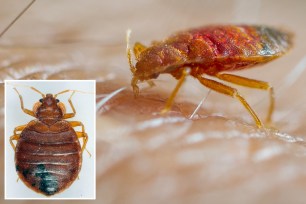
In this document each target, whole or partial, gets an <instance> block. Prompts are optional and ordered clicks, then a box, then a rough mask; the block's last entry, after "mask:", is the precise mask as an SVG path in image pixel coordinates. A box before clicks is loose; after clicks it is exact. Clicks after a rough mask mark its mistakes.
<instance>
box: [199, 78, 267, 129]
mask: <svg viewBox="0 0 306 204" xmlns="http://www.w3.org/2000/svg"><path fill="white" fill-rule="evenodd" d="M197 78H198V80H199V81H200V82H201V84H203V85H204V86H206V87H208V88H210V89H212V90H214V91H217V92H219V93H223V94H225V95H229V96H232V97H234V98H236V99H238V100H239V101H240V102H241V103H242V105H243V106H244V107H245V108H246V109H247V111H248V112H249V113H250V114H251V116H252V117H253V119H254V121H255V123H256V125H257V127H258V128H262V127H263V124H262V122H261V121H260V119H259V118H258V116H257V114H256V113H255V111H254V110H253V109H252V108H251V106H250V105H249V104H248V103H247V101H246V100H245V99H244V98H243V97H242V96H241V95H240V94H239V93H238V91H237V90H236V89H234V88H232V87H230V86H227V85H224V84H221V83H219V82H217V81H214V80H211V79H207V78H204V77H202V76H198V77H197Z"/></svg>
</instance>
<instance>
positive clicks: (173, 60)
mask: <svg viewBox="0 0 306 204" xmlns="http://www.w3.org/2000/svg"><path fill="white" fill-rule="evenodd" d="M291 46H292V34H290V33H288V32H285V31H282V30H278V29H275V28H271V27H268V26H253V25H212V26H205V27H201V28H196V29H191V30H186V31H182V32H179V33H176V34H174V35H172V36H170V37H169V38H167V39H166V40H164V41H161V42H154V43H153V44H152V46H150V47H148V48H146V49H144V50H143V51H142V52H141V53H140V54H139V56H137V58H136V59H137V63H136V65H135V67H136V72H135V73H134V76H135V77H136V78H137V79H139V80H141V81H143V80H148V79H152V78H156V77H158V75H159V74H162V73H171V74H173V73H174V72H176V71H180V70H179V69H180V68H185V67H190V68H192V70H191V75H198V74H203V73H206V74H212V75H213V74H215V73H218V72H221V71H231V70H239V69H244V68H247V67H252V66H254V65H257V64H262V63H266V62H269V61H271V60H273V59H275V58H277V57H280V56H282V55H283V54H285V53H286V52H287V51H288V50H289V48H290V47H291ZM193 68H200V69H197V70H195V69H193ZM193 72H195V73H193Z"/></svg>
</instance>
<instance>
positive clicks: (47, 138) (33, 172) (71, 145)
mask: <svg viewBox="0 0 306 204" xmlns="http://www.w3.org/2000/svg"><path fill="white" fill-rule="evenodd" d="M31 89H32V90H34V91H35V92H37V93H39V94H41V96H42V98H41V99H40V100H39V101H38V102H36V103H35V104H34V106H33V109H32V110H29V109H26V108H24V104H23V98H22V96H21V95H20V94H19V92H18V90H17V89H16V88H14V90H15V91H16V92H17V94H18V96H19V99H20V104H21V109H22V111H23V112H24V113H26V114H28V115H30V116H33V117H35V118H36V120H32V121H30V122H29V123H28V124H25V125H21V126H18V127H16V128H15V129H14V135H13V136H11V137H10V144H11V146H12V147H13V149H14V151H15V166H16V171H17V173H18V176H19V178H20V179H21V180H22V181H23V182H24V183H25V184H26V186H28V187H29V188H30V189H32V190H34V191H36V192H38V193H41V194H44V195H46V196H52V195H54V194H56V193H59V192H62V191H63V190H65V189H66V188H68V187H69V186H70V185H71V184H72V183H73V182H74V180H75V179H76V178H77V177H78V174H79V172H80V170H81V166H82V153H83V151H84V150H85V149H86V144H87V141H88V136H87V134H86V132H85V128H84V125H83V124H82V122H80V121H66V120H65V119H68V118H72V117H74V116H75V114H76V110H75V108H74V106H73V104H72V101H71V98H72V96H73V95H74V93H75V92H76V91H75V90H64V91H61V92H59V93H57V94H54V95H53V94H43V93H42V92H40V91H39V90H37V89H36V88H34V87H31ZM70 91H71V92H72V94H71V96H70V97H69V99H68V102H69V104H70V106H71V109H72V113H66V108H65V105H64V103H62V102H60V101H59V100H58V99H57V96H58V95H59V94H63V93H67V92H70ZM78 126H80V127H81V128H82V130H81V131H75V130H74V127H78ZM79 139H83V144H82V146H81V144H80V142H79ZM14 140H15V141H17V144H16V146H15V144H14V143H13V141H14ZM88 153H89V152H88Z"/></svg>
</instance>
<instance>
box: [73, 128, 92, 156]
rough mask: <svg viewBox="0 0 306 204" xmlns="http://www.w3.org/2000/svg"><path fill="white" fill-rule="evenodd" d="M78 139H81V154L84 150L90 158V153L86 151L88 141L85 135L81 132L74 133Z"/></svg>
mask: <svg viewBox="0 0 306 204" xmlns="http://www.w3.org/2000/svg"><path fill="white" fill-rule="evenodd" d="M76 134H77V136H78V138H83V146H82V152H83V151H84V150H86V152H87V153H88V154H89V156H90V157H91V154H90V152H89V151H88V150H87V149H86V144H87V141H88V135H87V133H85V132H84V133H83V132H76Z"/></svg>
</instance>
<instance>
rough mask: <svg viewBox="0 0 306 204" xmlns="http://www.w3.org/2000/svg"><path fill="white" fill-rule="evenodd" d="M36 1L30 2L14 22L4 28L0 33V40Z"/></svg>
mask: <svg viewBox="0 0 306 204" xmlns="http://www.w3.org/2000/svg"><path fill="white" fill-rule="evenodd" d="M35 1H36V0H32V1H31V2H30V3H29V4H28V5H27V6H26V7H25V8H24V9H23V10H22V11H21V12H20V13H19V14H18V16H16V17H15V18H14V20H13V21H12V22H11V23H10V24H9V25H8V26H6V28H5V29H4V30H3V31H2V32H1V33H0V38H1V37H2V36H3V35H4V34H5V33H6V32H7V31H8V30H9V29H10V28H11V27H12V26H13V25H14V24H15V22H16V21H17V20H18V19H19V18H20V17H21V16H22V15H23V14H24V13H25V12H26V11H27V10H28V9H29V8H30V7H31V6H32V5H33V4H34V3H35Z"/></svg>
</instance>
